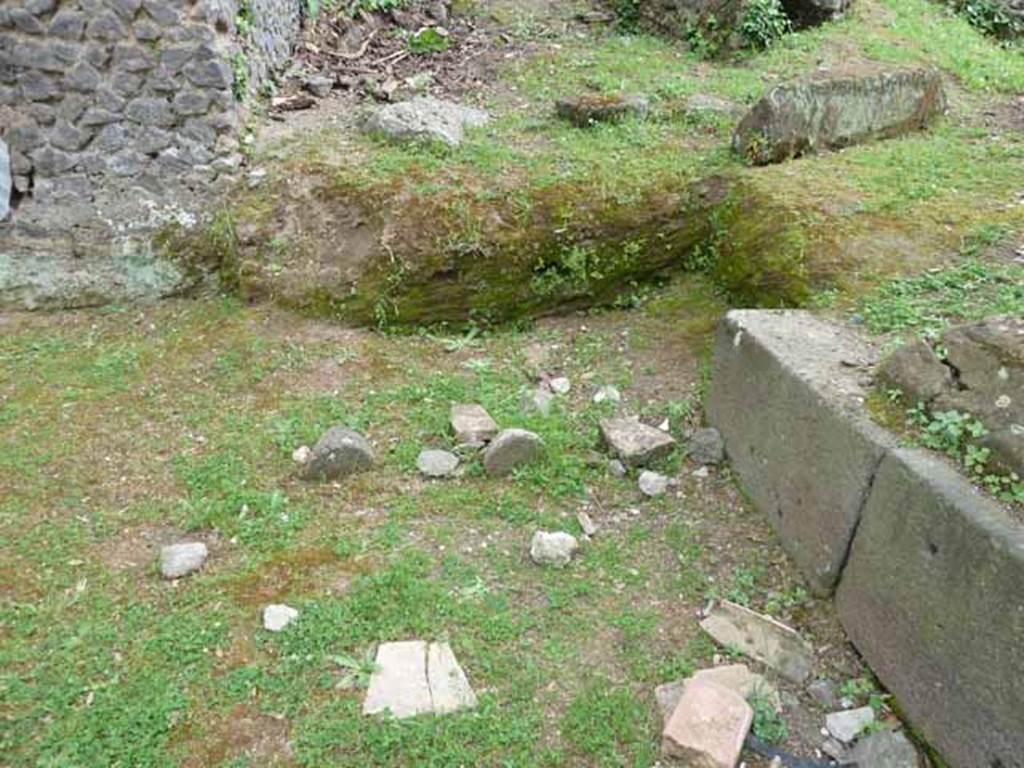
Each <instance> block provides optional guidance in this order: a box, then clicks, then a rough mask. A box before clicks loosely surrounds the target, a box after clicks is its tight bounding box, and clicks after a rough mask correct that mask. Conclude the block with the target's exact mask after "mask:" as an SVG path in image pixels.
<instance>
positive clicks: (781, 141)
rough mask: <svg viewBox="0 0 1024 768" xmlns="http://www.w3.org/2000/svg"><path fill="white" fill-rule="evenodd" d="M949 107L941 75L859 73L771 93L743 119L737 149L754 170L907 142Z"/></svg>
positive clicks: (781, 87) (840, 74)
mask: <svg viewBox="0 0 1024 768" xmlns="http://www.w3.org/2000/svg"><path fill="white" fill-rule="evenodd" d="M945 109H946V95H945V92H944V90H943V87H942V75H941V74H940V73H939V72H938V70H928V69H897V70H870V69H869V70H854V71H850V72H831V73H822V74H820V75H818V76H816V77H815V78H813V79H810V80H806V81H802V82H794V83H785V84H783V85H778V86H776V87H775V88H772V89H771V90H770V91H769V92H768V93H767V95H765V97H764V98H763V99H761V100H760V101H759V102H758V103H757V104H755V105H754V107H753V108H752V109H751V110H750V112H748V113H747V116H746V117H744V118H743V120H742V122H740V124H739V126H738V127H737V129H736V133H735V135H734V136H733V148H734V149H735V150H736V151H737V152H739V153H740V154H742V155H743V156H745V157H746V158H747V159H749V160H750V161H751V162H752V163H754V164H755V165H766V164H768V163H779V162H782V161H784V160H788V159H790V158H793V157H798V156H800V155H803V154H806V153H808V152H815V151H819V150H827V149H841V148H843V147H847V146H850V145H852V144H860V143H863V142H866V141H872V140H875V139H885V138H891V137H893V136H900V135H902V134H905V133H909V132H910V131H914V130H920V129H922V128H925V127H927V126H928V125H929V124H930V123H932V122H933V121H934V120H935V119H936V118H937V117H939V116H940V115H941V114H942V113H943V112H944V111H945Z"/></svg>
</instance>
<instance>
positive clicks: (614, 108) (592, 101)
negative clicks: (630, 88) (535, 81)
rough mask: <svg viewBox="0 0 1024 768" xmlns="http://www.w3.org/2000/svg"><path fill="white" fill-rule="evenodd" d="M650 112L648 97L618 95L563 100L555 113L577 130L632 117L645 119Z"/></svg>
mask: <svg viewBox="0 0 1024 768" xmlns="http://www.w3.org/2000/svg"><path fill="white" fill-rule="evenodd" d="M649 110H650V103H649V102H648V101H647V97H646V96H638V95H624V94H617V95H614V96H580V97H578V98H575V99H563V100H562V101H559V102H558V103H557V104H556V105H555V111H556V112H557V113H558V116H559V117H561V118H562V119H563V120H568V121H569V122H570V123H572V124H573V125H575V126H576V127H577V128H586V127H588V126H591V125H594V124H595V123H620V122H622V121H623V120H626V119H627V118H630V117H637V118H644V117H646V116H647V113H648V111H649Z"/></svg>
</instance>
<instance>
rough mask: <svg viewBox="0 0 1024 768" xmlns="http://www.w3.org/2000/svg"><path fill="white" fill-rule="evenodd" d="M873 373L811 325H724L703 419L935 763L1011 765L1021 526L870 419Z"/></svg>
mask: <svg viewBox="0 0 1024 768" xmlns="http://www.w3.org/2000/svg"><path fill="white" fill-rule="evenodd" d="M873 360H874V350H873V349H872V348H871V345H870V344H868V343H867V342H866V341H865V340H863V339H862V338H860V337H859V336H858V335H857V334H856V333H854V332H853V331H852V330H850V329H845V328H841V327H838V326H834V325H830V324H828V323H826V322H824V321H822V320H820V319H818V318H816V317H814V316H813V315H811V314H809V313H806V312H790V311H775V312H772V311H750V310H737V311H733V312H730V313H729V314H728V315H727V316H726V318H725V320H724V321H723V322H722V324H721V325H720V327H719V331H718V338H717V342H716V347H715V361H714V372H713V380H712V388H711V392H710V395H709V402H708V414H709V418H710V420H711V423H712V424H713V425H714V426H716V427H718V429H719V430H720V431H721V432H722V435H723V437H724V438H725V444H726V452H727V454H728V456H729V458H730V459H731V461H732V464H733V467H734V469H735V470H736V473H737V475H738V477H739V480H740V482H741V484H742V485H743V486H744V487H745V488H746V490H747V491H748V492H749V494H750V496H751V498H752V500H753V502H754V503H755V505H756V506H758V507H759V508H760V509H761V510H762V511H763V512H765V514H767V515H768V517H769V518H770V519H771V520H772V522H773V524H774V525H775V527H776V529H777V530H778V532H779V535H780V537H781V539H782V543H783V545H784V546H785V548H786V549H787V550H788V551H789V552H790V553H791V554H792V556H793V558H794V560H795V561H796V562H797V564H798V565H799V566H800V567H801V569H802V570H803V571H804V573H805V574H806V576H807V578H808V579H809V581H810V582H811V584H812V585H813V586H814V587H815V588H816V589H818V590H820V591H825V590H827V589H828V588H829V587H830V586H832V585H834V584H835V583H836V582H837V581H838V595H837V603H838V609H839V616H840V619H841V621H842V623H843V626H844V627H845V629H846V631H847V633H848V635H849V637H850V639H851V640H852V642H853V643H854V645H855V646H856V647H857V649H858V650H859V651H860V652H861V653H862V654H863V655H864V657H865V659H866V660H867V662H868V663H869V664H870V665H871V667H872V669H873V670H874V671H875V672H876V673H877V675H878V677H879V679H880V680H881V681H882V682H883V683H884V684H885V686H886V687H887V688H888V689H889V690H890V691H892V693H893V694H894V695H895V697H896V699H897V702H898V704H899V706H900V708H901V710H902V712H903V713H904V714H905V715H906V716H907V718H908V719H909V720H910V721H911V722H912V723H913V724H914V725H915V726H916V727H917V728H918V729H919V730H920V731H921V732H922V734H923V735H924V736H925V737H926V738H927V739H928V740H929V742H931V743H932V744H933V745H934V746H935V747H936V748H937V749H939V750H940V752H941V753H942V755H943V757H944V758H945V760H946V761H947V762H948V764H949V765H950V766H952V768H991V767H993V766H1002V767H1003V768H1008V767H1009V766H1019V765H1022V763H1021V762H1020V755H1022V754H1024V729H1022V728H1021V725H1022V722H1024V721H1022V720H1021V717H1022V713H1024V526H1021V525H1019V524H1018V523H1015V522H1014V521H1013V520H1012V519H1011V518H1010V516H1009V514H1008V513H1007V512H1006V511H1005V510H1004V509H1003V508H1002V507H1000V506H999V505H998V504H997V503H995V502H993V501H991V500H990V499H988V498H986V497H985V496H983V495H982V494H980V493H978V492H976V491H975V490H974V489H972V488H971V486H970V484H969V482H968V481H967V480H966V479H965V478H963V477H962V476H961V475H960V474H959V473H958V472H957V471H956V470H955V469H954V468H953V467H951V466H950V465H949V464H948V463H946V462H944V461H943V460H941V459H939V458H936V457H934V456H932V455H931V454H929V453H927V452H924V451H920V450H908V449H902V448H899V447H898V443H897V441H896V439H895V437H894V436H893V435H891V434H890V433H888V432H887V431H885V430H883V429H881V428H880V427H878V426H877V425H875V424H874V423H872V422H871V421H870V420H869V418H868V416H867V415H866V413H865V412H864V409H863V399H864V397H865V395H866V387H867V385H868V383H869V381H868V379H869V376H868V374H869V373H870V368H871V365H872V363H873ZM823 564H829V565H830V566H831V567H830V568H827V569H823V567H822V565H823Z"/></svg>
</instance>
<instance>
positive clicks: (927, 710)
mask: <svg viewBox="0 0 1024 768" xmlns="http://www.w3.org/2000/svg"><path fill="white" fill-rule="evenodd" d="M837 603H838V609H839V616H840V619H841V620H842V622H843V626H844V627H845V629H846V631H847V633H848V634H849V636H850V639H851V640H852V641H853V643H854V645H856V647H857V649H858V650H859V651H860V652H861V653H862V654H863V655H864V657H865V659H866V660H867V661H868V663H869V664H871V667H872V669H873V670H874V671H875V673H876V674H877V675H878V677H879V678H880V679H881V680H882V682H883V683H884V684H885V685H886V687H887V688H888V689H889V690H890V691H891V692H892V693H893V694H894V695H895V696H896V699H897V701H898V702H899V704H900V708H901V710H902V711H903V712H905V713H906V714H907V716H908V717H909V719H910V721H911V722H912V723H914V725H915V726H916V727H917V728H919V729H920V730H921V731H922V733H923V734H924V735H925V737H926V738H927V739H928V740H929V741H930V742H931V743H932V744H933V745H934V746H936V747H937V748H938V749H939V751H940V752H941V753H942V755H943V757H944V758H945V759H946V760H947V761H948V762H949V763H950V764H951V765H953V766H961V767H962V768H968V767H970V768H974V767H975V766H997V765H1001V766H1007V767H1009V766H1015V765H1019V764H1020V759H1021V755H1024V728H1021V722H1022V721H1021V717H1022V713H1024V642H1022V638H1024V527H1022V526H1021V525H1020V524H1019V523H1015V522H1013V521H1012V520H1010V519H1009V517H1008V516H1007V514H1006V512H1005V511H1003V510H1002V509H1001V508H1000V507H998V506H997V505H996V504H994V503H993V502H991V501H989V500H987V499H985V498H983V497H982V496H980V495H979V494H978V493H976V492H975V491H974V490H973V489H972V488H971V487H970V485H969V484H968V483H967V482H966V481H965V480H964V479H963V478H962V477H961V476H960V475H959V474H958V473H957V472H956V471H955V470H953V469H952V468H951V467H950V466H948V465H947V464H946V463H945V462H943V461H941V460H939V459H936V458H933V457H931V456H928V455H925V454H924V453H922V452H919V451H911V450H897V451H894V452H892V453H891V454H890V455H889V456H888V457H887V458H886V459H885V461H884V462H883V463H882V465H881V467H880V468H879V471H878V474H877V477H876V479H875V483H874V487H873V489H872V491H871V494H870V497H869V499H868V502H867V506H866V507H865V509H864V514H863V519H862V521H861V525H860V528H859V530H858V532H857V537H856V539H855V541H854V543H853V548H852V551H851V554H850V560H849V563H848V565H847V567H846V570H845V572H844V574H843V578H842V582H841V583H840V585H839V591H838V594H837Z"/></svg>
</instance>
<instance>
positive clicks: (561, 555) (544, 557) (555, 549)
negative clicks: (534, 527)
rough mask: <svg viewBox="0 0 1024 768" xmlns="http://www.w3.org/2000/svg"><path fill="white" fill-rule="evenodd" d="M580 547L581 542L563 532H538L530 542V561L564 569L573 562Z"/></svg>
mask: <svg viewBox="0 0 1024 768" xmlns="http://www.w3.org/2000/svg"><path fill="white" fill-rule="evenodd" d="M579 546H580V545H579V542H578V541H576V537H575V536H573V535H572V534H569V533H565V532H563V531H557V532H555V533H548V532H547V531H537V532H536V533H535V534H533V540H532V541H531V542H530V559H531V560H533V562H535V563H536V564H537V565H550V566H553V567H555V568H564V567H565V566H566V565H568V564H569V561H570V560H572V556H573V555H574V554H575V553H576V550H577V549H579Z"/></svg>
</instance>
